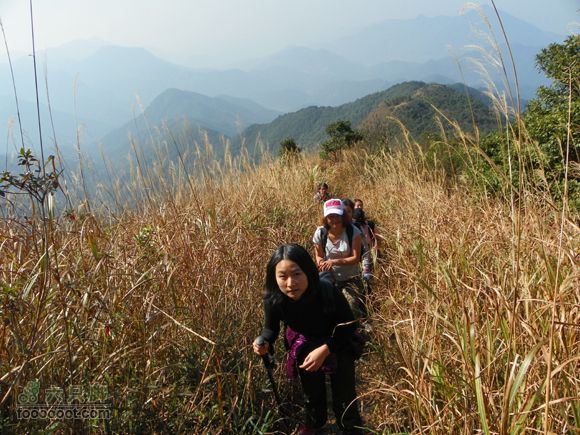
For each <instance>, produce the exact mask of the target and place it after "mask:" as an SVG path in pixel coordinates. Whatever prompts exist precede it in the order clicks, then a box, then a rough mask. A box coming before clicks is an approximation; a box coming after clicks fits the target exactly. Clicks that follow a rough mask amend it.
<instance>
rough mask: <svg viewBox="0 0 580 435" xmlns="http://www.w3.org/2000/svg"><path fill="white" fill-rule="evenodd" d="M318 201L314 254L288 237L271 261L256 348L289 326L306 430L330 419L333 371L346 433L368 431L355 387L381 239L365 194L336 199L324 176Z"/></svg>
mask: <svg viewBox="0 0 580 435" xmlns="http://www.w3.org/2000/svg"><path fill="white" fill-rule="evenodd" d="M314 201H315V202H316V203H321V204H322V210H323V213H322V219H321V222H320V224H321V225H320V226H319V227H318V228H317V229H316V231H315V233H314V236H313V238H312V243H313V245H314V246H313V247H314V259H313V257H312V256H311V255H310V254H309V253H308V250H307V249H305V248H304V247H303V246H301V245H298V244H284V245H281V246H279V247H278V248H277V249H276V250H275V251H274V253H273V255H272V257H271V258H270V261H269V262H268V265H267V267H266V280H265V281H266V282H265V294H264V301H263V303H264V327H263V329H262V333H261V335H260V336H259V337H258V338H257V339H256V340H255V341H254V343H253V350H254V352H255V353H256V354H258V355H261V356H265V355H267V354H268V353H270V352H272V351H273V344H274V342H275V340H276V338H277V337H278V335H279V333H280V326H281V323H282V324H283V325H284V333H283V334H284V345H285V348H286V350H287V352H288V354H287V364H286V368H287V374H288V377H289V378H295V377H296V376H298V377H299V379H300V383H301V385H302V391H303V394H304V410H305V416H304V420H303V422H302V423H301V424H300V425H299V427H298V433H299V434H315V433H319V432H320V431H321V430H322V429H323V427H324V425H325V424H326V421H327V398H326V375H328V376H329V378H330V385H331V392H332V407H333V411H334V416H335V419H336V424H337V426H338V428H339V430H341V431H342V433H343V434H358V433H362V429H361V427H362V420H361V416H360V412H359V406H358V403H357V395H356V389H355V360H357V359H358V358H360V356H361V354H362V351H363V345H364V338H362V335H361V332H360V323H361V321H362V320H363V319H365V317H366V316H367V310H366V297H367V295H368V292H369V291H370V281H371V279H372V265H373V261H374V259H376V255H377V249H378V240H377V234H376V228H375V225H374V223H372V221H369V220H367V219H366V216H365V213H364V209H363V202H362V201H361V200H360V199H355V200H354V201H352V200H350V199H338V198H333V197H332V194H330V192H329V191H328V185H327V184H326V183H321V184H320V185H319V186H318V190H317V192H316V194H315V195H314Z"/></svg>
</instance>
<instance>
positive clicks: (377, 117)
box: [243, 82, 497, 149]
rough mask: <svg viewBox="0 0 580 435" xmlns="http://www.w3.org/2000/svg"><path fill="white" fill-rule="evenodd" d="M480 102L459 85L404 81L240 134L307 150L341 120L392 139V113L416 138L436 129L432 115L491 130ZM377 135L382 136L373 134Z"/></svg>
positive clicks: (269, 144) (467, 127)
mask: <svg viewBox="0 0 580 435" xmlns="http://www.w3.org/2000/svg"><path fill="white" fill-rule="evenodd" d="M468 95H469V98H468V97H467V96H468ZM485 101H486V98H485V96H483V94H482V93H481V92H479V91H477V90H475V89H470V88H466V87H464V86H462V85H455V86H446V85H438V84H427V83H423V82H407V83H402V84H399V85H395V86H392V87H391V88H389V89H387V90H385V91H382V92H377V93H374V94H371V95H367V96H366V97H363V98H360V99H358V100H356V101H353V102H351V103H347V104H343V105H341V106H337V107H308V108H306V109H302V110H299V111H297V112H294V113H288V114H285V115H281V116H279V117H278V118H276V119H275V120H274V121H272V122H271V123H269V124H266V125H253V126H251V127H249V128H248V129H246V130H245V131H244V133H243V137H244V140H245V141H246V143H249V144H252V143H255V142H256V141H262V142H263V143H264V144H266V145H267V147H268V148H269V149H276V148H277V146H278V144H279V143H280V141H282V140H283V139H284V138H287V137H292V138H294V139H295V140H296V142H297V143H298V144H299V145H300V146H303V147H304V148H305V149H312V148H313V147H314V146H315V145H316V144H318V143H319V142H322V141H323V140H324V139H326V137H327V134H326V131H325V129H326V126H327V125H328V124H330V123H332V122H335V121H337V120H340V119H344V120H348V121H350V122H351V124H352V125H353V127H355V128H359V129H360V130H362V131H366V132H369V133H370V134H371V135H373V136H372V138H373V139H374V140H376V139H379V140H381V141H392V140H393V139H394V138H396V137H397V136H398V135H399V134H400V130H399V129H392V125H393V122H392V120H389V119H388V118H389V117H396V118H398V119H400V121H402V122H403V124H404V125H405V126H406V128H407V129H408V130H409V131H410V132H411V134H412V135H413V136H414V137H415V138H419V137H420V136H421V135H424V134H427V133H438V132H439V131H440V126H439V125H438V124H437V122H435V117H436V116H435V115H436V114H437V113H440V116H439V118H444V117H447V118H449V120H452V121H457V122H458V123H459V125H460V126H461V128H463V129H465V130H467V131H470V130H472V128H473V125H474V124H473V123H474V122H475V124H476V125H477V126H478V128H479V130H480V131H482V132H487V131H490V130H492V129H493V128H495V126H496V125H497V122H496V118H495V116H494V115H493V111H492V110H491V108H490V107H489V105H486V104H485V103H484V102H485ZM443 126H444V128H445V129H447V130H449V129H450V125H449V121H444V122H443ZM376 135H382V136H381V137H380V138H377V137H375V136H376ZM385 135H386V136H385Z"/></svg>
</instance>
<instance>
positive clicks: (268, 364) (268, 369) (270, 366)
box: [256, 335, 282, 412]
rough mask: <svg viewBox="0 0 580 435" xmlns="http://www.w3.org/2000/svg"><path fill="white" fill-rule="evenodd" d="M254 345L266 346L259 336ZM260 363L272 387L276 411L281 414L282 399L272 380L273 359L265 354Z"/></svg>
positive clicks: (274, 381) (268, 354)
mask: <svg viewBox="0 0 580 435" xmlns="http://www.w3.org/2000/svg"><path fill="white" fill-rule="evenodd" d="M256 344H257V345H258V346H260V347H262V346H264V345H265V344H266V340H264V337H262V336H261V335H260V336H259V337H257V338H256ZM260 357H261V358H262V361H263V362H264V367H265V368H266V373H268V379H269V380H270V386H271V387H272V391H273V392H274V399H276V403H277V404H278V409H279V410H280V412H282V399H281V398H280V394H279V393H278V386H277V385H276V380H275V379H274V372H273V369H274V358H273V356H272V355H271V354H270V353H266V354H264V355H260Z"/></svg>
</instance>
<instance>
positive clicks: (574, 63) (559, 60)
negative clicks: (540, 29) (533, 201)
mask: <svg viewBox="0 0 580 435" xmlns="http://www.w3.org/2000/svg"><path fill="white" fill-rule="evenodd" d="M536 63H537V66H538V69H539V70H540V71H543V72H544V73H545V74H546V76H548V77H549V78H550V79H551V80H552V83H551V85H550V86H541V87H540V88H539V89H538V92H537V98H536V99H534V100H532V101H530V102H529V104H528V107H527V109H526V112H525V113H524V123H525V125H526V129H527V132H528V134H529V135H530V138H531V139H532V140H533V141H534V142H536V143H537V145H538V146H537V148H535V149H533V150H532V151H531V152H530V155H529V158H530V160H531V164H532V166H533V167H534V169H543V173H544V176H545V177H546V180H547V181H548V183H549V184H550V190H551V191H552V193H553V194H554V195H555V196H556V198H559V197H560V195H561V193H562V191H563V181H564V176H565V161H566V154H567V153H568V158H569V161H570V163H571V164H572V166H573V165H577V164H578V163H579V162H580V143H579V139H580V125H579V124H580V99H579V98H578V97H579V96H580V35H572V36H570V37H568V38H567V39H566V40H565V41H564V42H563V43H561V44H551V45H549V46H548V47H546V48H544V49H543V50H542V51H541V52H540V53H539V54H538V55H537V56H536ZM569 121H570V124H569ZM568 134H569V135H570V136H569V137H568ZM568 141H569V150H568ZM574 174H575V175H574ZM579 195H580V179H579V177H578V174H577V172H574V171H572V172H571V173H570V174H569V198H570V201H571V205H572V206H574V207H576V208H578V206H580V198H579ZM574 203H575V205H574Z"/></svg>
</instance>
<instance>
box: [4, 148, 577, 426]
mask: <svg viewBox="0 0 580 435" xmlns="http://www.w3.org/2000/svg"><path fill="white" fill-rule="evenodd" d="M317 163H318V162H317V161H316V160H315V159H314V158H306V159H305V160H303V161H302V162H299V163H297V164H295V165H293V166H291V167H281V166H280V165H279V164H278V163H275V162H274V163H267V162H265V163H264V164H263V165H262V166H260V167H259V168H257V169H255V170H254V169H251V168H249V167H246V168H245V169H244V172H243V173H242V172H238V171H233V172H232V173H227V172H223V171H220V170H219V169H215V168H214V169H213V170H212V169H206V172H205V175H204V176H199V177H196V179H195V180H194V184H189V183H188V181H187V180H186V179H185V178H184V174H183V173H180V172H179V171H176V172H175V173H174V178H172V179H167V180H164V181H162V182H161V183H159V184H157V185H154V184H152V187H151V188H150V191H149V193H148V195H145V196H144V198H145V199H146V200H144V201H143V202H141V209H140V210H139V211H138V212H127V213H125V214H122V215H118V216H116V217H114V218H112V219H109V220H106V219H98V218H93V217H90V216H88V215H84V216H83V215H82V214H79V215H77V216H76V219H75V220H69V219H65V218H61V219H60V220H59V222H58V226H57V228H56V229H55V231H54V233H53V234H52V238H51V243H50V244H51V250H50V252H51V258H52V260H51V266H50V272H51V273H50V275H49V276H48V278H47V280H46V281H43V274H42V273H40V272H41V269H40V265H39V263H38V258H39V257H38V255H39V254H38V252H39V250H40V251H41V250H42V248H41V246H40V244H39V242H38V241H37V240H38V236H37V235H35V233H34V231H33V232H32V233H31V229H32V228H31V227H30V226H27V225H23V226H19V225H13V224H11V223H9V222H6V221H2V223H1V225H2V226H1V227H0V237H1V241H0V256H1V258H2V268H1V269H0V280H1V284H2V286H3V288H4V296H3V306H2V317H3V319H4V323H3V326H2V327H1V336H2V342H1V347H0V379H1V382H2V383H1V392H2V397H3V398H5V400H4V401H3V403H2V406H1V408H0V409H2V416H3V419H4V420H3V423H2V424H3V425H5V428H4V429H3V431H15V432H19V431H22V430H23V428H24V427H27V428H29V429H30V428H42V427H47V426H48V422H47V421H37V422H32V423H31V422H24V421H19V422H18V421H14V420H13V421H12V422H10V421H9V419H10V416H13V415H14V414H13V413H14V406H15V405H16V400H17V394H16V393H18V392H20V391H22V388H23V386H24V385H25V383H26V382H27V381H28V380H30V379H33V378H39V379H40V381H41V388H47V387H48V386H49V385H58V386H62V387H65V388H66V387H67V386H70V385H73V384H79V385H83V384H84V385H88V384H90V383H97V384H106V385H107V386H108V388H109V392H110V396H111V399H112V403H113V408H114V409H115V410H116V411H115V414H114V416H113V419H112V420H111V421H110V428H112V430H114V431H119V432H128V431H129V432H131V431H139V430H143V431H145V432H150V431H153V430H157V431H171V432H176V431H179V432H184V431H186V432H196V433H200V432H204V431H209V432H213V433H215V432H218V431H224V432H227V433H242V432H256V433H257V432H259V431H266V430H267V428H269V427H270V428H271V427H272V424H274V426H276V425H277V423H273V419H274V418H275V415H276V414H275V413H272V409H273V408H272V402H271V400H272V397H271V395H269V394H268V393H264V392H263V391H262V388H261V386H262V385H266V382H267V381H266V378H265V374H264V372H263V369H262V367H261V365H260V361H259V360H258V359H257V358H256V357H255V356H254V355H252V353H251V348H250V343H251V341H252V339H253V337H254V336H255V335H256V334H257V333H258V331H259V330H260V323H261V318H262V313H261V306H260V294H261V288H262V282H263V274H264V269H265V264H266V261H267V258H268V257H269V255H270V253H271V251H272V250H273V249H274V248H275V246H277V245H278V244H279V243H282V242H299V243H303V244H305V245H309V240H310V238H311V235H312V233H313V231H314V228H315V226H316V224H317V222H318V219H319V212H320V211H319V210H318V209H317V207H316V206H313V205H311V203H310V198H311V195H312V193H313V189H314V186H315V184H316V182H317V181H319V180H321V179H324V180H327V181H328V182H329V183H330V185H331V187H332V190H333V192H336V193H337V194H340V195H345V196H350V197H354V196H356V197H361V198H363V199H364V200H365V203H366V204H367V210H368V214H369V215H370V216H371V217H372V218H373V219H375V220H376V221H377V222H378V223H379V225H380V231H381V234H382V236H383V243H382V249H383V251H384V253H385V256H384V257H383V259H382V260H381V262H380V264H379V267H378V269H377V279H376V283H375V286H374V291H373V298H374V304H373V307H374V308H373V309H372V324H373V327H374V333H373V335H372V342H371V344H370V347H369V353H368V354H367V355H365V356H364V357H363V359H362V360H361V361H360V362H359V364H358V373H359V377H360V386H359V393H360V394H361V396H362V399H361V400H362V402H363V406H364V417H365V420H366V422H367V424H368V425H369V427H372V428H375V429H379V430H385V431H387V433H389V431H413V432H418V431H419V430H420V428H423V430H429V431H433V432H435V433H443V432H448V433H457V432H468V433H473V432H476V431H477V430H479V429H480V428H482V425H483V424H484V423H483V422H485V425H487V426H489V428H490V430H492V431H494V432H498V431H505V430H510V431H515V429H516V427H517V424H519V423H520V422H521V424H522V425H523V426H522V427H524V428H525V427H529V428H531V427H539V428H541V427H542V425H543V424H544V409H543V408H542V406H541V405H542V404H543V403H544V389H543V386H542V383H543V382H544V379H545V376H546V370H547V361H548V360H549V359H550V358H551V359H552V361H553V363H552V367H551V368H552V371H553V380H552V382H553V383H552V391H551V396H550V400H552V401H553V402H552V404H551V406H550V408H549V412H548V420H549V424H550V425H551V428H552V430H554V431H555V432H564V431H566V430H567V429H569V428H570V427H571V425H576V426H578V423H579V422H578V419H579V418H580V415H578V411H579V410H578V402H573V401H572V400H571V399H570V398H571V397H578V393H579V391H580V390H579V389H580V383H579V382H578V379H577V376H575V375H574V373H576V374H577V373H578V369H579V360H578V352H577V351H578V348H579V347H578V346H579V344H580V336H579V331H578V328H577V325H578V321H579V317H580V314H579V312H578V306H579V305H578V304H579V303H580V300H579V295H578V292H577V288H578V269H577V264H576V265H575V264H574V261H577V259H576V260H574V257H573V256H574V252H577V249H578V244H577V243H578V237H577V236H578V232H577V231H578V230H577V227H574V226H573V225H571V224H570V223H565V224H564V227H563V230H564V231H563V238H562V240H559V238H558V234H559V226H558V225H559V223H558V218H559V215H558V214H557V213H555V212H553V211H552V210H550V209H548V208H545V207H543V206H540V205H538V204H537V203H535V202H534V201H533V200H532V197H531V196H527V195H526V196H524V197H522V200H521V203H520V207H521V209H520V213H517V210H514V209H512V208H511V207H510V206H509V201H507V200H505V201H504V200H499V199H498V200H491V199H483V198H479V197H477V196H476V195H472V194H468V193H467V192H466V191H465V189H464V188H463V187H456V186H454V185H450V184H449V183H448V181H445V180H444V179H443V178H441V177H438V176H437V175H436V174H435V173H433V172H430V171H427V170H425V169H423V164H422V163H421V161H420V159H419V158H418V157H410V156H405V155H402V154H401V155H378V156H366V155H365V154H364V153H362V152H360V153H359V154H352V155H350V156H349V158H347V159H345V163H339V164H337V165H334V166H329V167H325V168H324V167H321V166H318V165H317ZM212 171H213V172H212ZM212 180H220V181H219V182H218V181H212ZM136 188H138V186H137V187H136ZM36 231H37V230H36ZM560 242H561V243H562V248H561V249H559V248H558V246H559V244H560ZM39 273H40V275H38V274H39ZM554 291H556V292H557V298H556V300H557V303H556V304H555V305H554V306H552V304H551V300H552V299H553V297H554ZM514 300H516V301H517V302H516V304H515V305H514ZM552 310H554V315H555V319H557V320H558V322H560V323H558V324H557V325H555V327H554V325H553V324H551V319H552ZM574 325H576V326H574ZM550 338H551V339H552V340H553V347H552V349H551V353H549V349H550V348H549V339H550ZM279 375H280V379H279V380H280V381H281V382H282V383H283V384H282V385H283V390H284V391H289V385H288V384H286V383H284V381H283V379H282V372H281V371H280V372H279ZM506 381H508V382H507V386H506ZM478 397H481V402H480V403H481V405H480V406H478ZM0 400H1V398H0ZM574 409H575V411H574ZM526 411H529V413H527V414H526V413H525V412H526ZM574 413H576V417H574ZM575 419H576V420H575ZM84 424H85V423H82V422H76V423H75V422H70V421H65V422H61V423H58V425H59V427H69V428H72V429H74V430H79V428H82V427H86V426H83V425H84ZM95 424H96V425H97V426H96V428H95V430H98V431H102V432H104V431H105V426H104V425H103V423H100V424H97V423H95ZM17 425H18V426H17ZM0 428H1V426H0Z"/></svg>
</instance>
